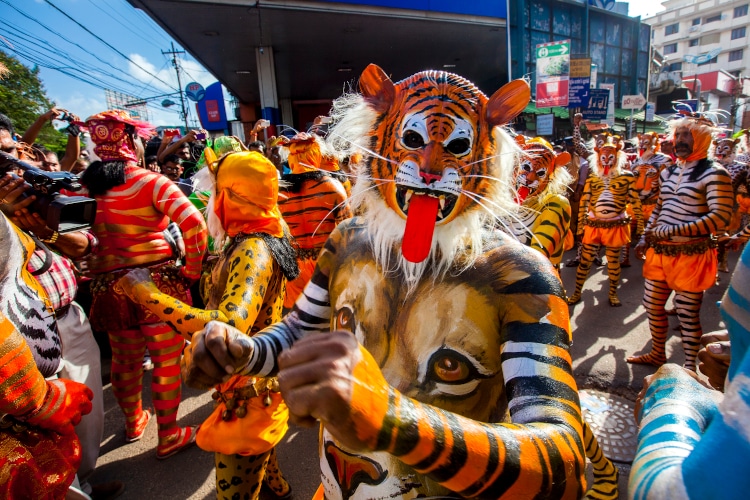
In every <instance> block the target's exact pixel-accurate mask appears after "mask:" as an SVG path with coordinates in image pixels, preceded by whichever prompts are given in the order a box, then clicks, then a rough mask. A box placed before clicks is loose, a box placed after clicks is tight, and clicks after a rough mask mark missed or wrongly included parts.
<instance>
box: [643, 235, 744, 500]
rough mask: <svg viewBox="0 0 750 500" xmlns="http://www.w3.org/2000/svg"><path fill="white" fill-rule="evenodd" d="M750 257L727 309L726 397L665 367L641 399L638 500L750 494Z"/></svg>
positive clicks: (736, 499)
mask: <svg viewBox="0 0 750 500" xmlns="http://www.w3.org/2000/svg"><path fill="white" fill-rule="evenodd" d="M748 301H750V250H748V249H747V248H746V249H745V251H744V252H743V253H742V256H741V257H740V260H739V262H738V264H737V268H736V269H735V271H734V274H733V275H732V280H731V283H730V284H729V288H728V289H727V291H726V293H725V294H724V298H723V300H722V303H721V314H722V318H723V319H724V323H725V324H726V326H727V330H728V331H729V339H730V343H731V346H732V359H731V363H730V365H729V372H728V374H727V382H726V383H725V389H724V397H723V398H722V397H721V394H720V393H719V392H717V391H714V390H711V389H708V388H707V387H704V386H703V385H701V384H700V383H699V382H698V381H697V380H696V379H695V378H694V377H693V376H692V375H693V374H692V373H691V372H689V371H687V370H685V369H683V368H680V367H679V366H676V365H673V364H669V365H664V366H663V367H661V368H660V369H659V371H657V372H656V374H655V375H652V376H650V377H647V379H646V381H645V385H644V389H643V391H642V392H641V395H640V396H639V401H638V403H639V404H638V408H637V409H636V411H637V417H638V419H639V421H640V422H639V424H640V430H639V432H638V448H637V450H636V455H635V460H634V461H633V468H632V470H631V473H630V481H629V488H628V490H629V497H630V498H631V499H634V500H641V499H651V498H653V499H662V498H669V499H675V500H688V499H698V498H722V499H728V500H730V499H731V500H741V499H744V498H746V497H747V492H748V490H750V476H748V474H747V462H746V458H747V457H748V456H750V396H749V395H750V354H748V349H747V348H748V346H750V310H748V307H747V304H748Z"/></svg>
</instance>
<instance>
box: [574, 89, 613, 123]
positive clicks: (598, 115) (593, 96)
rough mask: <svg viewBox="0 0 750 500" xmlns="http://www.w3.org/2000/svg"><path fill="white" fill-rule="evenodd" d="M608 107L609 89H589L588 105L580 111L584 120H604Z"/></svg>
mask: <svg viewBox="0 0 750 500" xmlns="http://www.w3.org/2000/svg"><path fill="white" fill-rule="evenodd" d="M608 108H609V90H607V89H591V90H590V91H589V105H588V107H587V108H586V109H584V110H583V112H582V113H581V114H582V115H583V119H584V120H606V118H607V109H608Z"/></svg>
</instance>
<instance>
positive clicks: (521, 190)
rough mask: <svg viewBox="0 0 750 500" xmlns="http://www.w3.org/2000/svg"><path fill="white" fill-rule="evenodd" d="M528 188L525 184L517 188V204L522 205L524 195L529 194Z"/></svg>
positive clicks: (524, 198) (524, 199)
mask: <svg viewBox="0 0 750 500" xmlns="http://www.w3.org/2000/svg"><path fill="white" fill-rule="evenodd" d="M529 192H530V191H529V188H528V187H526V186H521V187H520V188H518V191H517V192H516V203H518V204H519V205H523V202H524V201H526V197H527V196H528V195H529Z"/></svg>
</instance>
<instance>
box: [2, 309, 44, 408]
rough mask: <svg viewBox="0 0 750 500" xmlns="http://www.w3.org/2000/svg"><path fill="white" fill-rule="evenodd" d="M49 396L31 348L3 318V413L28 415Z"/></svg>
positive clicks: (3, 317)
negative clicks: (46, 395)
mask: <svg viewBox="0 0 750 500" xmlns="http://www.w3.org/2000/svg"><path fill="white" fill-rule="evenodd" d="M46 392H47V384H46V383H45V381H44V377H42V374H41V373H40V372H39V370H38V369H37V367H36V365H35V364H34V358H33V357H32V355H31V350H30V349H29V346H28V344H26V341H25V340H24V338H23V336H21V334H20V333H18V331H17V330H16V328H15V327H14V326H13V324H12V323H11V322H10V321H8V319H7V318H6V317H5V316H4V315H1V314H0V412H1V413H8V414H10V415H14V416H22V415H28V414H29V413H31V412H33V411H35V410H36V409H37V408H39V407H40V406H41V405H42V403H43V402H44V396H45V394H46Z"/></svg>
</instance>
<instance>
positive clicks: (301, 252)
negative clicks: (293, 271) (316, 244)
mask: <svg viewBox="0 0 750 500" xmlns="http://www.w3.org/2000/svg"><path fill="white" fill-rule="evenodd" d="M318 255H320V248H298V249H297V258H298V259H317V258H318Z"/></svg>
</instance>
